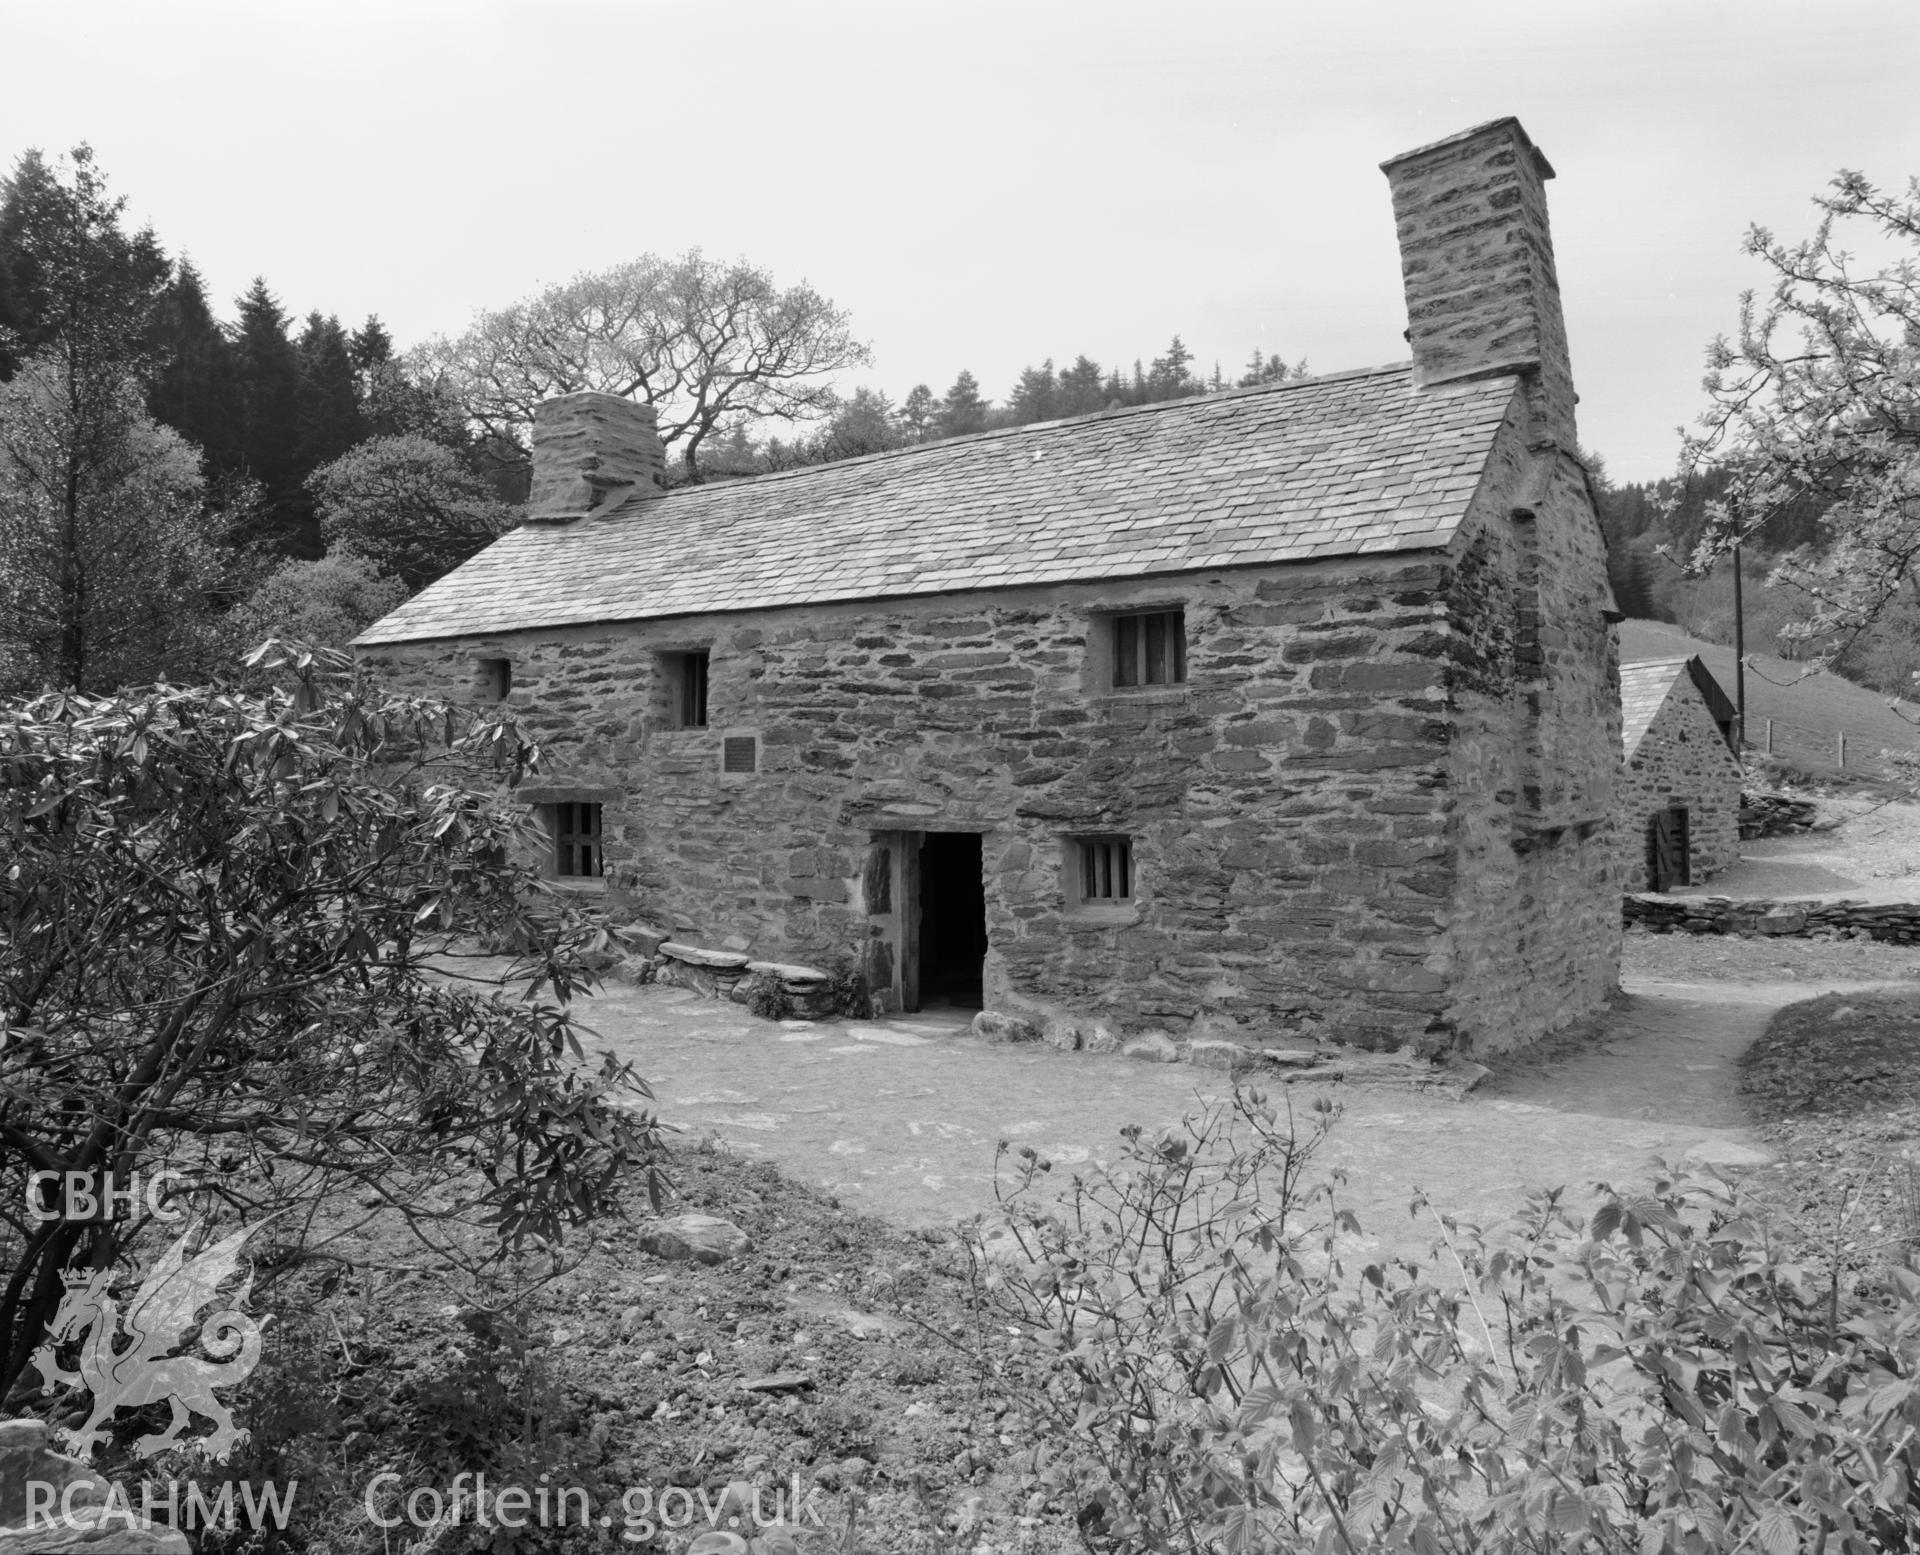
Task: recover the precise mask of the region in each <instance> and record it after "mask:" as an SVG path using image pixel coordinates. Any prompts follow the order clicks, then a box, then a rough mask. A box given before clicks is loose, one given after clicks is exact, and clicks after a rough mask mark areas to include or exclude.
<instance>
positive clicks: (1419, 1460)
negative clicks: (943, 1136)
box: [972, 1090, 1920, 1555]
mask: <svg viewBox="0 0 1920 1555" xmlns="http://www.w3.org/2000/svg"><path fill="white" fill-rule="evenodd" d="M1334 1117H1335V1113H1334V1111H1333V1110H1331V1109H1330V1108H1329V1107H1328V1106H1327V1104H1325V1103H1322V1104H1319V1106H1318V1107H1317V1108H1316V1111H1315V1113H1314V1115H1313V1116H1312V1117H1311V1119H1310V1120H1309V1126H1308V1127H1307V1128H1306V1129H1304V1131H1303V1130H1301V1129H1297V1128H1296V1127H1295V1120H1294V1119H1293V1117H1292V1116H1291V1114H1290V1113H1288V1114H1285V1115H1283V1114H1282V1113H1280V1112H1279V1111H1277V1110H1276V1109H1275V1108H1274V1107H1273V1106H1272V1105H1271V1104H1270V1103H1268V1101H1267V1100H1266V1098H1265V1097H1264V1096H1263V1095H1262V1094H1261V1093H1259V1092H1257V1091H1252V1090H1242V1091H1238V1092H1236V1094H1235V1096H1234V1098H1233V1100H1232V1103H1231V1105H1230V1106H1222V1107H1219V1108H1215V1109H1212V1110H1210V1111H1208V1112H1205V1113H1202V1114H1198V1115H1196V1116H1195V1117H1192V1118H1189V1119H1188V1120H1187V1121H1186V1122H1185V1124H1184V1125H1183V1126H1182V1127H1181V1128H1180V1129H1178V1130H1175V1131H1172V1132H1169V1133H1166V1134H1162V1135H1160V1136H1157V1137H1153V1138H1148V1137H1146V1136H1144V1135H1142V1134H1140V1133H1139V1132H1138V1131H1131V1132H1129V1133H1128V1135H1127V1136H1126V1137H1127V1147H1126V1152H1125V1156H1124V1158H1123V1160H1122V1161H1121V1162H1119V1163H1118V1164H1117V1165H1116V1166H1115V1167H1113V1168H1111V1169H1105V1170H1096V1171H1094V1172H1092V1173H1090V1174H1088V1175H1086V1176H1084V1177H1080V1178H1076V1180H1075V1181H1074V1183H1073V1185H1072V1191H1071V1193H1070V1195H1069V1196H1068V1197H1067V1198H1066V1200H1065V1201H1064V1203H1062V1202H1057V1201H1055V1200H1054V1198H1053V1197H1052V1196H1051V1195H1050V1194H1046V1193H1043V1192H1041V1191H1039V1190H1040V1186H1041V1183H1042V1181H1043V1179H1044V1177H1045V1175H1046V1172H1047V1163H1046V1162H1045V1161H1043V1160H1041V1159H1039V1158H1038V1157H1036V1156H1034V1155H1033V1154H1032V1152H1031V1151H1023V1152H1022V1153H1021V1154H1020V1155H1019V1156H1017V1157H1015V1158H1013V1160H1012V1162H1011V1177H1010V1178H1005V1177H1003V1191H1002V1195H1001V1203H1002V1210H1003V1213H1004V1215H1005V1219H1006V1224H1007V1225H1008V1227H1009V1229H1010V1231H1011V1236H1010V1238H1008V1239H1007V1241H1008V1243H1009V1244H1010V1245H1007V1246H997V1245H994V1243H995V1241H996V1239H994V1238H992V1237H991V1236H989V1235H988V1234H987V1233H986V1231H985V1229H984V1228H982V1229H980V1230H978V1231H977V1232H976V1234H975V1236H974V1238H973V1242H972V1249H973V1267H974V1272H975V1277H976V1280H977V1282H978V1286H979V1293H980V1296H981V1299H982V1302H983V1305H984V1308H985V1310H986V1313H987V1315H988V1317H989V1318H990V1320H991V1321H992V1322H993V1323H995V1324H997V1325H1000V1326H1001V1327H1002V1328H1003V1329H1004V1330H1005V1331H1006V1332H1008V1333H1009V1334H1010V1335H1011V1337H1012V1344H1013V1346H1014V1353H1013V1354H1012V1355H1011V1356H1008V1355H1004V1354H1003V1355H1001V1356H999V1357H997V1358H996V1366H995V1369H996V1372H997V1375H998V1378H999V1382H998V1385H1000V1386H1003V1387H1006V1388H1007V1389H1009V1390H1010V1392H1011V1393H1012V1394H1013V1395H1014V1396H1015V1398H1016V1400H1017V1401H1018V1402H1021V1403H1023V1404H1024V1405H1025V1406H1026V1407H1027V1408H1028V1409H1029V1410H1030V1411H1032V1412H1034V1413H1035V1414H1036V1415H1037V1416H1038V1417H1040V1418H1041V1419H1042V1420H1044V1421H1047V1422H1050V1424H1051V1425H1052V1427H1053V1428H1054V1430H1053V1432H1052V1435H1053V1436H1054V1437H1055V1438H1056V1439H1058V1440H1060V1441H1063V1442H1065V1443H1067V1444H1069V1445H1068V1447H1067V1449H1066V1450H1064V1451H1062V1452H1060V1453H1059V1454H1058V1455H1057V1456H1054V1457H1052V1458H1051V1459H1047V1458H1046V1456H1045V1454H1044V1452H1043V1453H1042V1454H1041V1455H1039V1456H1038V1457H1037V1458H1036V1468H1037V1470H1038V1477H1039V1479H1040V1481H1041V1483H1042V1485H1043V1487H1044V1488H1045V1489H1046V1490H1047V1491H1048V1492H1049V1493H1051V1494H1052V1495H1054V1496H1055V1497H1056V1498H1059V1499H1064V1500H1067V1501H1068V1502H1069V1503H1070V1504H1071V1505H1073V1506H1075V1507H1076V1508H1077V1509H1078V1521H1079V1524H1080V1527H1081V1530H1082V1534H1083V1537H1084V1539H1085V1541H1086V1543H1087V1545H1088V1547H1089V1548H1091V1549H1094V1550H1100V1551H1116V1552H1117V1551H1122V1550H1124V1551H1151V1552H1155V1555H1159V1552H1176V1551H1177V1552H1182V1555H1193V1552H1203V1551H1204V1552H1209V1555H1212V1552H1219V1551H1244V1550H1261V1551H1265V1550H1274V1549H1288V1550H1292V1549H1299V1550H1309V1549H1311V1550H1313V1551H1315V1552H1318V1555H1324V1552H1327V1551H1331V1550H1340V1551H1343V1552H1346V1555H1361V1552H1362V1551H1367V1552H1373V1551H1399V1550H1411V1551H1416V1552H1418V1555H1436V1552H1440V1551H1449V1552H1451V1551H1475V1552H1493V1555H1500V1552H1506V1551H1521V1550H1526V1551H1561V1550H1565V1551H1572V1550H1619V1551H1632V1552H1634V1555H1681V1552H1685V1555H1709V1552H1722V1551H1733V1550H1747V1549H1755V1550H1759V1551H1762V1552H1764V1555H1789V1552H1791V1551H1796V1550H1800V1549H1807V1550H1827V1551H1834V1552H1847V1555H1856V1552H1857V1555H1867V1552H1869V1551H1875V1550H1890V1549H1908V1548H1913V1547H1915V1544H1916V1542H1917V1541H1920V1514H1917V1513H1916V1510H1915V1504H1914V1502H1913V1497H1912V1491H1911V1485H1912V1480H1913V1475H1914V1474H1915V1472H1916V1470H1920V1442H1917V1441H1916V1437H1917V1436H1920V1383H1916V1381H1915V1376H1916V1368H1920V1276H1916V1275H1914V1274H1913V1273H1911V1272H1909V1271H1907V1270H1905V1269H1893V1270H1890V1271H1889V1272H1888V1283H1887V1286H1886V1289H1885V1291H1884V1293H1883V1300H1882V1301H1881V1303H1880V1304H1879V1305H1878V1306H1874V1307H1871V1308H1865V1309H1862V1308H1855V1307H1850V1308H1843V1305H1842V1302H1841V1299H1840V1292H1839V1290H1838V1288H1837V1287H1835V1286H1831V1285H1829V1286H1827V1287H1825V1288H1820V1287H1818V1286H1816V1285H1815V1284H1814V1283H1813V1282H1811V1281H1810V1280H1809V1279H1808V1277H1807V1275H1806V1273H1805V1271H1804V1270H1803V1268H1802V1267H1801V1265H1800V1263H1799V1262H1798V1261H1797V1259H1796V1255H1795V1249H1794V1247H1793V1244H1792V1242H1791V1240H1790V1239H1788V1238H1784V1237H1783V1236H1782V1235H1781V1234H1780V1233H1779V1232H1778V1231H1777V1230H1776V1229H1774V1228H1771V1227H1769V1226H1768V1225H1767V1224H1766V1223H1765V1222H1764V1221H1762V1220H1759V1219H1757V1218H1755V1217H1753V1216H1751V1215H1749V1214H1748V1213H1747V1212H1746V1210H1745V1208H1744V1206H1743V1205H1742V1204H1741V1202H1740V1198H1739V1193H1738V1190H1737V1188H1736V1187H1734V1186H1732V1185H1730V1184H1728V1183H1727V1182H1725V1181H1724V1180H1721V1179H1718V1178H1687V1179H1682V1178H1677V1177H1673V1176H1663V1177H1661V1178H1660V1179H1659V1180H1658V1181H1657V1182H1656V1183H1655V1184H1654V1185H1653V1187H1652V1189H1651V1191H1650V1192H1647V1193H1644V1194H1637V1195H1626V1194H1620V1193H1615V1192H1612V1191H1611V1190H1603V1197H1602V1203H1601V1207H1600V1209H1599V1211H1598V1213H1597V1214H1596V1215H1595V1216H1594V1218H1593V1221H1592V1223H1591V1225H1590V1226H1587V1227H1584V1228H1583V1227H1581V1226H1580V1225H1578V1224H1577V1223H1576V1222H1575V1221H1574V1220H1573V1219H1572V1218H1571V1217H1570V1216H1569V1215H1568V1213H1567V1212H1566V1210H1565V1208H1564V1206H1563V1204H1562V1203H1561V1197H1560V1194H1559V1193H1558V1192H1557V1191H1556V1192H1554V1193H1549V1194H1542V1195H1537V1196H1536V1197H1534V1198H1533V1199H1532V1200H1530V1201H1529V1202H1528V1204H1527V1206H1526V1209H1525V1212H1524V1213H1523V1214H1522V1215H1521V1216H1520V1218H1519V1219H1518V1220H1517V1221H1516V1222H1515V1223H1514V1225H1513V1226H1512V1227H1510V1228H1509V1229H1508V1230H1507V1231H1506V1232H1505V1233H1504V1234H1502V1235H1500V1236H1497V1237H1493V1238H1488V1237H1483V1236H1482V1235H1481V1234H1480V1233H1479V1232H1478V1231H1477V1230H1475V1229H1474V1228H1472V1227H1466V1226H1457V1225H1454V1224H1452V1223H1450V1222H1445V1221H1441V1222H1440V1224H1441V1226H1442V1231H1443V1241H1442V1243H1441V1249H1443V1250H1444V1260H1443V1261H1437V1262H1436V1263H1435V1266H1434V1267H1432V1268H1424V1267H1422V1266H1420V1265H1418V1264H1416V1263H1413V1262H1401V1263H1396V1264H1393V1265H1391V1266H1387V1265H1382V1264H1377V1263H1375V1264H1369V1265H1367V1266H1365V1267H1363V1268H1361V1269H1359V1270H1358V1271H1356V1272H1350V1271H1349V1270H1348V1268H1347V1265H1346V1261H1345V1255H1344V1253H1343V1251H1342V1245H1341V1241H1340V1236H1339V1233H1340V1232H1342V1231H1353V1230H1357V1229H1358V1228H1357V1226H1356V1224H1355V1223H1354V1221H1353V1220H1352V1217H1351V1216H1350V1215H1347V1214H1345V1213H1343V1212H1342V1211H1340V1210H1339V1208H1338V1204H1337V1198H1336V1192H1337V1186H1338V1184H1337V1180H1336V1181H1335V1182H1333V1183H1328V1182H1325V1181H1321V1180H1318V1179H1317V1178H1314V1177H1312V1176H1309V1174H1308V1170H1307V1168H1308V1165H1309V1163H1310V1161H1311V1158H1312V1155H1313V1153H1314V1150H1315V1149H1316V1148H1317V1146H1318V1145H1319V1144H1320V1143H1321V1141H1322V1140H1323V1139H1324V1137H1325V1134H1326V1131H1327V1129H1328V1127H1329V1126H1331V1124H1332V1122H1333V1119H1334ZM1003 1160H1004V1158H1003ZM1420 1207H1424V1206H1420ZM1047 1434H1048V1433H1045V1432H1043V1433H1042V1435H1043V1439H1044V1438H1045V1437H1046V1435H1047Z"/></svg>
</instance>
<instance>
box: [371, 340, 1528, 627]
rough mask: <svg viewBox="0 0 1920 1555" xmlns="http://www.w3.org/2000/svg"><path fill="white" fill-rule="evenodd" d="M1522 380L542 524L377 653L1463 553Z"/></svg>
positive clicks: (1150, 411)
mask: <svg viewBox="0 0 1920 1555" xmlns="http://www.w3.org/2000/svg"><path fill="white" fill-rule="evenodd" d="M1515 385H1516V380H1515V379H1513V378H1510V377H1500V378H1488V379H1482V380H1479V381H1477V382H1470V383H1459V384H1450V385H1446V386H1444V387H1440V388H1432V389H1424V390H1420V389H1415V388H1414V387H1413V384H1412V372H1411V369H1410V368H1408V367H1405V366H1399V367H1390V368H1377V369H1371V370H1368V371H1364V372H1357V373H1344V374H1337V375H1334V376H1330V377H1326V378H1313V379H1302V380H1299V381H1297V382H1294V383H1288V384H1282V385H1278V386H1275V387H1270V388H1264V389H1256V390H1247V391H1244V392H1240V393H1233V394H1226V395H1212V396H1206V397H1202V398H1198V399H1191V400H1176V401H1172V402H1170V403H1167V404H1162V405H1152V406H1146V407H1143V408H1141V409H1139V410H1133V411H1121V412H1113V413H1109V414H1106V415H1099V416H1089V417H1083V418H1080V419H1078V420H1074V421H1058V422H1050V423H1045V424H1042V425H1039V426H1028V427H1018V428H1014V429H1011V430H1009V431H1005V432H992V433H987V434H984V435H982V436H979V437H971V438H960V439H957V440H955V441H953V442H949V443H935V444H931V445H929V446H926V447H923V448H912V449H905V450H902V451H900V452H897V453H891V454H879V455H875V456H872V457H870V458H865V459H854V460H848V461H846V462H845V463H841V464H829V465H819V466H814V467H812V468H808V469H802V470H793V471H788V472H785V473H782V474H779V475H767V476H761V477H759V478H758V479H754V480H744V481H723V482H716V483H714V484H712V485H707V486H693V487H683V488H681V489H680V490H677V491H673V492H670V493H668V494H667V495H666V496H664V497H648V498H638V497H634V498H629V499H627V500H626V501H625V502H622V503H620V504H619V505H618V506H616V507H615V508H614V509H613V510H612V511H611V512H609V513H607V514H606V515H604V516H601V517H595V518H588V519H581V520H579V521H577V522H574V523H571V524H561V525H556V524H528V525H524V526H522V527H521V528H519V529H516V530H514V531H513V532H512V533H510V534H508V535H505V536H503V537H502V538H501V539H499V540H497V541H495V542H494V544H492V545H491V546H489V547H488V548H487V549H486V550H484V551H482V552H481V553H480V554H479V555H478V556H476V557H474V558H473V559H472V560H470V561H468V562H467V563H465V564H464V565H463V566H461V567H458V568H456V569H455V570H454V571H453V572H451V573H449V574H448V575H447V576H446V577H444V578H442V579H440V580H439V581H438V582H436V583H434V584H432V585H431V586H430V587H428V588H426V589H424V590H423V591H422V592H421V593H419V594H418V595H416V596H415V597H414V598H413V599H410V600H408V601H407V602H406V603H405V604H404V605H402V606H401V607H400V608H399V609H398V610H396V611H394V612H393V613H392V614H391V615H389V616H387V617H386V618H385V619H384V620H382V621H379V622H377V623H376V624H375V625H373V626H371V627H369V628H368V629H367V630H366V631H365V632H363V633H362V634H361V635H360V637H359V639H358V641H359V643H361V644H362V645H373V644H378V643H397V642H410V641H422V640H431V639H434V638H445V637H465V636H471V635H477V634H482V633H496V632H509V631H519V630H525V629H530V628H542V627H556V626H567V625H581V624H586V623H590V622H598V621H621V620H643V619H651V618H658V617H667V616H686V615H704V614H708V613H712V612H717V611H736V610H753V609H760V608H766V607H768V606H771V605H776V604H806V603H824V602H827V601H830V600H851V599H876V598H886V597H901V596H911V595H920V594H932V593H944V592H949V591H954V590H961V589H968V588H982V587H1003V586H1007V587H1010V586H1016V585H1022V584H1046V583H1065V582H1071V581H1073V580H1075V579H1081V578H1103V579H1104V578H1124V577H1144V576H1148V575H1151V574H1157V573H1174V572H1185V571H1192V570H1196V569H1199V568H1202V567H1230V566H1247V565H1254V564H1259V563H1266V562H1287V561H1304V560H1307V559H1309V558H1315V557H1327V556H1341V555H1356V554H1369V555H1371V554H1376V553H1378V552H1382V551H1394V550H1417V549H1426V548H1430V547H1435V546H1441V545H1445V544H1446V543H1447V541H1448V540H1449V539H1450V538H1451V537H1452V535H1453V532H1454V530H1455V528H1456V527H1457V526H1458V524H1459V523H1460V521H1461V519H1462V518H1463V517H1464V516H1465V514H1466V509H1467V504H1468V502H1469V501H1470V500H1471V498H1472V495H1473V493H1474V491H1475V490H1476V489H1477V486H1478V483H1479V480H1480V476H1481V473H1482V471H1483V469H1484V467H1485V465H1486V460H1487V455H1488V453H1489V452H1490V450H1491V448H1492V446H1493V440H1494V437H1495V435H1496V434H1497V433H1498V431H1499V429H1500V426H1501V424H1502V422H1503V421H1504V420H1505V418H1506V415H1507V413H1508V410H1509V407H1510V405H1511V403H1512V400H1513V396H1514V390H1515Z"/></svg>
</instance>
